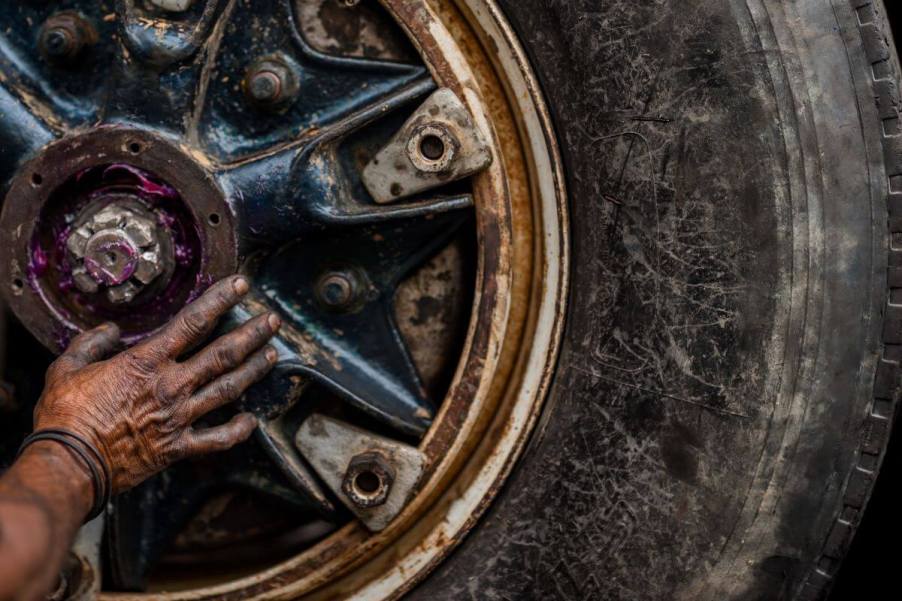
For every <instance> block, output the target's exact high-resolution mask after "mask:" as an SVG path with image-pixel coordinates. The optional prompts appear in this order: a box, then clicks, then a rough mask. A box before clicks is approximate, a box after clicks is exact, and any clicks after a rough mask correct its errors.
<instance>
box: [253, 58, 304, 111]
mask: <svg viewBox="0 0 902 601" xmlns="http://www.w3.org/2000/svg"><path fill="white" fill-rule="evenodd" d="M298 88H299V86H298V75H297V69H296V68H295V66H294V63H293V62H292V61H291V60H290V59H288V58H286V57H284V56H282V55H273V56H268V57H264V58H261V59H259V60H257V61H256V62H254V64H252V65H251V66H250V68H249V69H248V70H247V74H246V75H245V77H244V93H245V95H246V96H247V99H248V101H249V102H250V103H252V104H254V105H255V106H258V107H261V108H267V109H280V108H284V107H285V106H287V105H288V104H290V103H291V101H292V100H294V99H295V97H296V96H297V93H298Z"/></svg>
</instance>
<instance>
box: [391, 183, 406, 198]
mask: <svg viewBox="0 0 902 601" xmlns="http://www.w3.org/2000/svg"><path fill="white" fill-rule="evenodd" d="M390 191H391V195H392V196H401V192H403V191H404V188H402V187H401V184H399V183H397V182H395V183H393V184H392V185H391V190H390Z"/></svg>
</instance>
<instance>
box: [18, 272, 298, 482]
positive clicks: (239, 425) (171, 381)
mask: <svg viewBox="0 0 902 601" xmlns="http://www.w3.org/2000/svg"><path fill="white" fill-rule="evenodd" d="M248 289H249V285H248V282H247V280H246V279H245V278H243V277H241V276H233V277H230V278H226V279H224V280H221V281H219V282H218V283H216V284H214V285H213V286H212V287H210V289H209V290H207V292H206V293H205V294H204V295H203V296H201V297H200V298H199V299H197V300H196V301H195V302H193V303H192V304H190V305H188V306H186V307H185V308H184V309H182V311H181V312H180V313H179V314H178V315H176V316H175V318H173V320H172V321H171V322H170V323H169V324H167V325H166V326H165V327H163V328H162V329H161V330H160V331H159V332H157V333H156V334H154V335H153V336H151V337H150V338H148V339H147V340H144V341H142V342H141V343H139V344H137V345H136V346H134V347H133V348H131V349H129V350H126V351H124V352H122V353H120V354H118V355H115V356H114V357H111V358H109V359H106V360H104V358H105V357H107V356H108V355H109V354H110V353H111V352H112V351H113V350H114V349H115V347H116V345H117V344H118V343H119V328H118V327H117V326H116V325H115V324H104V325H101V326H99V327H97V328H94V329H93V330H89V331H87V332H84V333H83V334H81V335H79V336H78V337H76V338H75V339H74V340H73V341H72V343H71V344H70V345H69V347H68V349H66V351H65V352H64V353H63V354H62V355H61V356H60V357H59V358H58V359H57V360H56V361H54V363H53V364H52V365H51V366H50V369H49V370H48V371H47V378H46V383H45V387H44V392H43V394H42V395H41V399H40V400H39V402H38V404H37V407H36V408H35V414H34V422H35V430H43V429H50V428H61V429H65V430H69V431H71V432H73V433H75V434H78V435H81V436H83V437H85V438H86V439H87V440H88V441H90V442H91V443H93V444H94V445H95V446H96V447H97V449H98V450H99V451H100V453H101V454H102V455H103V458H104V460H105V461H106V462H107V465H108V466H109V467H110V470H111V472H112V489H113V492H114V493H115V492H121V491H123V490H126V489H129V488H131V487H133V486H136V485H137V484H139V483H141V482H142V481H144V480H145V479H147V478H148V477H150V476H152V475H153V474H155V473H157V472H159V471H161V470H163V469H164V468H166V467H167V466H169V465H170V464H172V463H174V462H176V461H178V460H180V459H184V458H186V457H190V456H194V455H202V454H206V453H211V452H215V451H222V450H225V449H228V448H231V447H232V446H234V445H236V444H238V443H239V442H242V441H244V440H246V439H247V438H248V437H249V436H250V435H251V433H252V432H253V431H254V428H256V426H257V422H256V418H254V416H253V415H251V414H250V413H242V414H239V415H236V416H235V417H234V418H232V420H231V421H229V422H228V423H226V424H224V425H222V426H217V427H212V428H207V429H194V428H193V427H192V424H193V423H194V422H195V421H196V420H197V419H198V418H200V417H201V416H203V415H205V414H207V413H209V412H210V411H212V410H213V409H216V408H218V407H221V406H223V405H225V404H227V403H230V402H232V401H235V400H237V399H238V398H239V397H240V396H241V394H242V393H243V392H244V391H245V390H246V389H247V388H248V387H249V386H250V385H251V384H253V383H254V382H256V381H257V380H259V379H260V378H262V377H263V376H264V375H266V373H268V372H269V370H270V369H271V368H272V366H273V365H274V364H275V362H276V360H277V352H276V350H275V348H273V347H272V346H269V345H267V344H266V343H267V342H268V341H269V339H270V338H271V337H272V336H273V335H274V334H275V333H276V332H277V331H278V329H279V326H280V325H281V321H280V320H279V318H278V317H277V316H276V315H275V314H274V313H266V314H263V315H259V316H257V317H254V318H253V319H250V320H248V321H247V322H246V323H244V324H243V325H242V326H240V327H239V328H236V329H235V330H234V331H232V332H229V333H228V334H226V335H224V336H222V337H221V338H219V339H217V340H215V341H213V342H211V343H210V344H208V345H206V346H205V347H204V348H201V349H199V350H198V351H197V352H196V353H194V354H193V356H191V357H190V358H188V359H186V360H184V361H179V360H178V359H179V357H180V356H182V355H183V354H184V353H186V352H187V351H189V350H191V349H192V348H193V347H195V345H197V344H200V343H201V342H203V341H204V340H205V339H206V337H207V336H209V334H210V332H211V331H212V330H213V328H214V327H215V325H216V322H217V320H218V319H219V318H220V317H221V316H222V315H223V314H225V313H226V312H227V311H228V310H229V309H230V308H231V307H233V306H234V305H235V304H236V303H238V301H239V300H241V298H242V297H243V296H244V295H245V294H246V293H247V291H248ZM264 345H266V346H264Z"/></svg>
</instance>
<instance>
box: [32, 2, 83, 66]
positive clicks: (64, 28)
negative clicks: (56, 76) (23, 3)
mask: <svg viewBox="0 0 902 601" xmlns="http://www.w3.org/2000/svg"><path fill="white" fill-rule="evenodd" d="M96 41H97V31H96V30H95V29H94V27H93V26H92V25H91V24H90V23H88V22H87V21H85V20H84V19H83V18H82V17H80V16H79V15H78V14H76V13H72V12H63V13H58V14H55V15H53V16H52V17H50V18H49V19H47V21H46V22H45V23H44V26H43V28H41V33H40V36H39V38H38V47H39V49H40V51H41V54H42V55H43V56H44V58H45V59H47V60H48V61H50V62H54V63H70V62H72V61H73V60H74V59H75V58H76V57H77V56H78V55H79V54H81V51H82V50H83V49H84V48H85V46H87V45H89V44H94V43H95V42H96Z"/></svg>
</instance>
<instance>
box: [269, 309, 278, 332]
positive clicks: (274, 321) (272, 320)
mask: <svg viewBox="0 0 902 601" xmlns="http://www.w3.org/2000/svg"><path fill="white" fill-rule="evenodd" d="M267 322H269V327H270V328H272V330H273V331H274V332H275V331H276V330H278V329H279V326H280V325H282V320H281V319H280V318H279V316H278V315H276V314H275V313H270V314H269V319H267Z"/></svg>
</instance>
